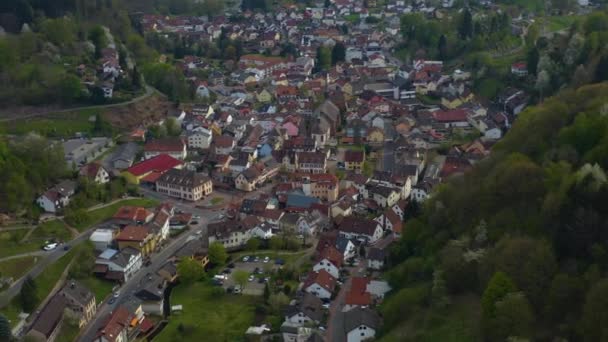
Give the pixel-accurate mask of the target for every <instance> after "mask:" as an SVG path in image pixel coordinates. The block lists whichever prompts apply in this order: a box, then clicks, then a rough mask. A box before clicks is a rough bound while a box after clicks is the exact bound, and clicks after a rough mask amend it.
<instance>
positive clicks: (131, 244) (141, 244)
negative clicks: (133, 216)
mask: <svg viewBox="0 0 608 342" xmlns="http://www.w3.org/2000/svg"><path fill="white" fill-rule="evenodd" d="M116 243H117V244H118V249H120V250H121V251H122V250H123V249H125V248H134V249H136V250H138V251H139V252H140V253H141V254H142V255H143V256H144V257H146V256H148V255H149V254H150V253H152V251H153V250H154V248H156V238H155V236H154V234H152V232H151V231H150V229H149V228H148V227H146V226H126V227H125V228H124V229H123V230H122V231H121V232H120V233H119V234H118V236H116Z"/></svg>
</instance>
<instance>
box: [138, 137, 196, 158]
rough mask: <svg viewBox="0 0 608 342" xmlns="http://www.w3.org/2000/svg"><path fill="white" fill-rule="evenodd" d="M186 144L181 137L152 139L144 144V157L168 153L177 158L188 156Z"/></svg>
mask: <svg viewBox="0 0 608 342" xmlns="http://www.w3.org/2000/svg"><path fill="white" fill-rule="evenodd" d="M186 147H187V144H186V142H185V141H184V140H183V139H182V138H165V139H154V140H150V141H148V142H146V144H145V145H144V159H150V158H153V157H156V156H158V155H160V154H168V155H170V156H171V157H173V158H175V159H179V160H184V159H186V156H188V150H187V149H186Z"/></svg>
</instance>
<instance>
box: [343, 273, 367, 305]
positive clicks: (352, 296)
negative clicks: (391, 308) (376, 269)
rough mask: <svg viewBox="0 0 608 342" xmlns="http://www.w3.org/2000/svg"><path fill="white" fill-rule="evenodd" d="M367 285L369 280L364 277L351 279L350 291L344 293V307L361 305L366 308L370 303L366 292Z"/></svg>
mask: <svg viewBox="0 0 608 342" xmlns="http://www.w3.org/2000/svg"><path fill="white" fill-rule="evenodd" d="M367 284H369V279H368V278H365V277H353V278H352V281H351V286H350V291H348V292H347V293H346V298H345V299H344V304H346V305H361V306H368V305H370V304H371V303H372V298H371V295H370V293H369V292H367Z"/></svg>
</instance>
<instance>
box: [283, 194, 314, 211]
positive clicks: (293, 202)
mask: <svg viewBox="0 0 608 342" xmlns="http://www.w3.org/2000/svg"><path fill="white" fill-rule="evenodd" d="M318 203H319V199H318V198H315V197H310V196H305V195H300V194H297V193H293V194H289V195H287V202H286V203H285V208H286V209H287V210H288V211H302V210H308V209H310V208H311V206H313V205H315V204H318Z"/></svg>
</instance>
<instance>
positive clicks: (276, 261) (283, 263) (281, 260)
mask: <svg viewBox="0 0 608 342" xmlns="http://www.w3.org/2000/svg"><path fill="white" fill-rule="evenodd" d="M274 263H275V265H285V261H284V260H283V259H277V260H275V261H274Z"/></svg>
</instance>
